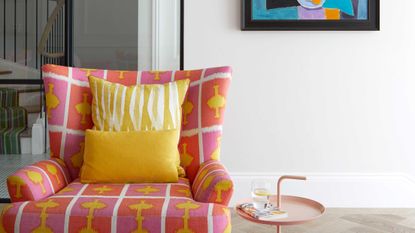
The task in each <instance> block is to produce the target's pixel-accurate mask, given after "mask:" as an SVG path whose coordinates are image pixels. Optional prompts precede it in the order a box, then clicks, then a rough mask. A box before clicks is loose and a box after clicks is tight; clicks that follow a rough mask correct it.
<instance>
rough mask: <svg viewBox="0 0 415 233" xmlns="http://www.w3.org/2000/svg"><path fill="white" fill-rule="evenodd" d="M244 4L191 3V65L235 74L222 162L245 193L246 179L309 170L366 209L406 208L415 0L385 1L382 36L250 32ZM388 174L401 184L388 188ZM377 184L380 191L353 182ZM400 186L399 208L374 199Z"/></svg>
mask: <svg viewBox="0 0 415 233" xmlns="http://www.w3.org/2000/svg"><path fill="white" fill-rule="evenodd" d="M240 2H241V1H240V0H226V1H224V0H209V1H205V0H187V1H186V2H185V68H187V69H189V68H198V67H207V66H217V65H231V66H233V68H234V79H233V82H232V85H231V89H230V93H229V98H228V102H227V104H228V108H227V113H226V123H225V127H224V137H223V148H222V161H223V162H224V163H225V165H226V166H227V167H228V169H229V170H230V172H231V173H232V174H234V177H235V180H236V183H237V196H238V195H239V196H241V195H243V194H242V191H241V190H243V191H247V189H249V188H248V186H249V185H247V183H246V182H245V184H243V183H244V182H243V181H242V180H244V179H245V178H246V177H247V175H248V177H249V176H251V175H260V176H266V177H269V176H273V175H277V174H282V173H299V174H303V173H305V174H313V175H312V176H315V177H329V178H330V177H331V178H333V177H334V178H333V179H329V180H330V181H328V182H326V183H325V184H326V186H324V185H323V186H318V185H316V186H315V187H317V186H318V187H319V188H321V190H325V189H327V188H328V186H329V185H336V184H337V185H338V186H339V187H340V186H344V185H346V186H347V187H348V188H350V189H354V190H355V191H356V190H360V191H361V193H363V195H364V194H365V193H368V195H367V196H365V197H363V199H362V200H367V201H368V202H367V203H368V204H367V206H405V203H404V199H405V198H403V197H402V196H399V192H400V191H402V192H413V193H412V194H414V193H415V182H413V177H414V176H415V74H414V71H413V67H415V17H413V13H412V11H413V10H412V9H414V8H415V1H412V0H401V1H399V4H397V2H396V1H382V6H381V8H382V10H381V31H380V32H288V31H285V32H277V31H271V32H259V31H257V32H242V31H241V30H240V4H241V3H240ZM316 174H317V175H316ZM339 175H341V177H346V179H345V180H343V181H344V182H343V183H341V181H340V180H339V179H335V177H338V176H339ZM395 175H396V176H395ZM385 176H386V177H389V178H391V177H400V178H399V181H398V182H391V184H390V185H389V183H388V185H386V186H388V187H389V188H386V189H382V187H383V186H385V184H386V183H382V181H385V180H386V179H384V177H385ZM347 177H349V178H347ZM373 177H374V180H375V181H376V182H377V183H379V182H380V186H379V185H378V186H376V187H380V189H376V188H370V189H369V187H371V186H370V185H364V184H363V185H361V186H359V187H358V186H356V185H353V184H355V183H356V182H358V181H362V180H364V182H366V181H367V182H368V184H373V185H376V184H377V183H376V182H374V181H373V180H372V178H373ZM410 177H412V181H411V178H410ZM245 180H246V179H245ZM320 180H321V179H320ZM339 182H340V183H339ZM364 182H363V183H364ZM398 183H399V184H398ZM395 186H396V187H395ZM238 187H239V190H238ZM331 187H332V186H331ZM336 187H337V186H336ZM365 187H366V189H367V190H364V188H365ZM395 188H396V189H398V190H397V193H396V195H398V196H395V198H397V199H400V201H399V200H398V201H393V200H383V201H382V200H378V201H377V202H370V200H371V198H370V196H373V195H376V194H377V193H382V192H389V191H388V189H395ZM374 190H376V191H374ZM408 190H409V191H408ZM292 191H293V192H296V190H295V189H292ZM297 191H298V190H297ZM299 192H301V193H307V191H305V190H303V191H299ZM379 195H381V194H379ZM314 196H315V197H316V198H320V199H324V200H326V201H327V202H330V200H328V199H329V198H332V199H333V196H331V197H329V196H327V195H326V196H324V195H323V196H322V195H320V196H319V194H314ZM355 198H359V197H358V194H356V195H355ZM364 198H366V199H364ZM362 200H361V201H360V202H359V201H355V202H347V203H346V202H342V201H341V200H337V202H336V198H334V200H333V201H332V202H330V205H331V206H353V203H363V204H364V203H365V202H364V201H363V202H362ZM369 202H370V203H369ZM363 204H361V205H363ZM356 205H357V204H356ZM361 205H360V206H361ZM411 205H414V206H415V204H414V202H411Z"/></svg>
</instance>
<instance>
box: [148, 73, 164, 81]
mask: <svg viewBox="0 0 415 233" xmlns="http://www.w3.org/2000/svg"><path fill="white" fill-rule="evenodd" d="M164 73H166V72H162V71H150V74H152V75H154V81H159V80H160V75H161V74H164Z"/></svg>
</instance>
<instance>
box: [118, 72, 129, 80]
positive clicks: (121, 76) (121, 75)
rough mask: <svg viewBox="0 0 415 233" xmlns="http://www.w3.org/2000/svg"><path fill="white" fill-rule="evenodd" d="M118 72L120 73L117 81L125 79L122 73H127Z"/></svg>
mask: <svg viewBox="0 0 415 233" xmlns="http://www.w3.org/2000/svg"><path fill="white" fill-rule="evenodd" d="M118 72H119V73H120V75H119V76H118V79H120V80H123V79H125V77H124V73H125V72H127V71H118Z"/></svg>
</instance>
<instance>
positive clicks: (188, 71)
mask: <svg viewBox="0 0 415 233" xmlns="http://www.w3.org/2000/svg"><path fill="white" fill-rule="evenodd" d="M191 75H192V71H191V70H186V73H185V75H184V77H186V78H190V76H191Z"/></svg>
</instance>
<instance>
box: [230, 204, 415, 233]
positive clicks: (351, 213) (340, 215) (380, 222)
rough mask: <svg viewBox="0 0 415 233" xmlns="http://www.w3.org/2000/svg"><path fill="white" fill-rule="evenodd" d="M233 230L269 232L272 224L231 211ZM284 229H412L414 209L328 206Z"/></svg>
mask: <svg viewBox="0 0 415 233" xmlns="http://www.w3.org/2000/svg"><path fill="white" fill-rule="evenodd" d="M232 226H233V231H232V232H234V233H248V232H249V233H268V232H276V230H275V228H273V227H270V226H265V225H258V224H252V223H249V222H247V221H245V220H243V219H241V218H240V217H238V216H236V214H233V216H232ZM282 232H283V233H415V209H328V210H327V212H326V213H325V215H324V216H323V217H321V218H320V219H318V220H316V221H314V222H310V223H307V224H304V225H298V226H290V227H283V228H282Z"/></svg>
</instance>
